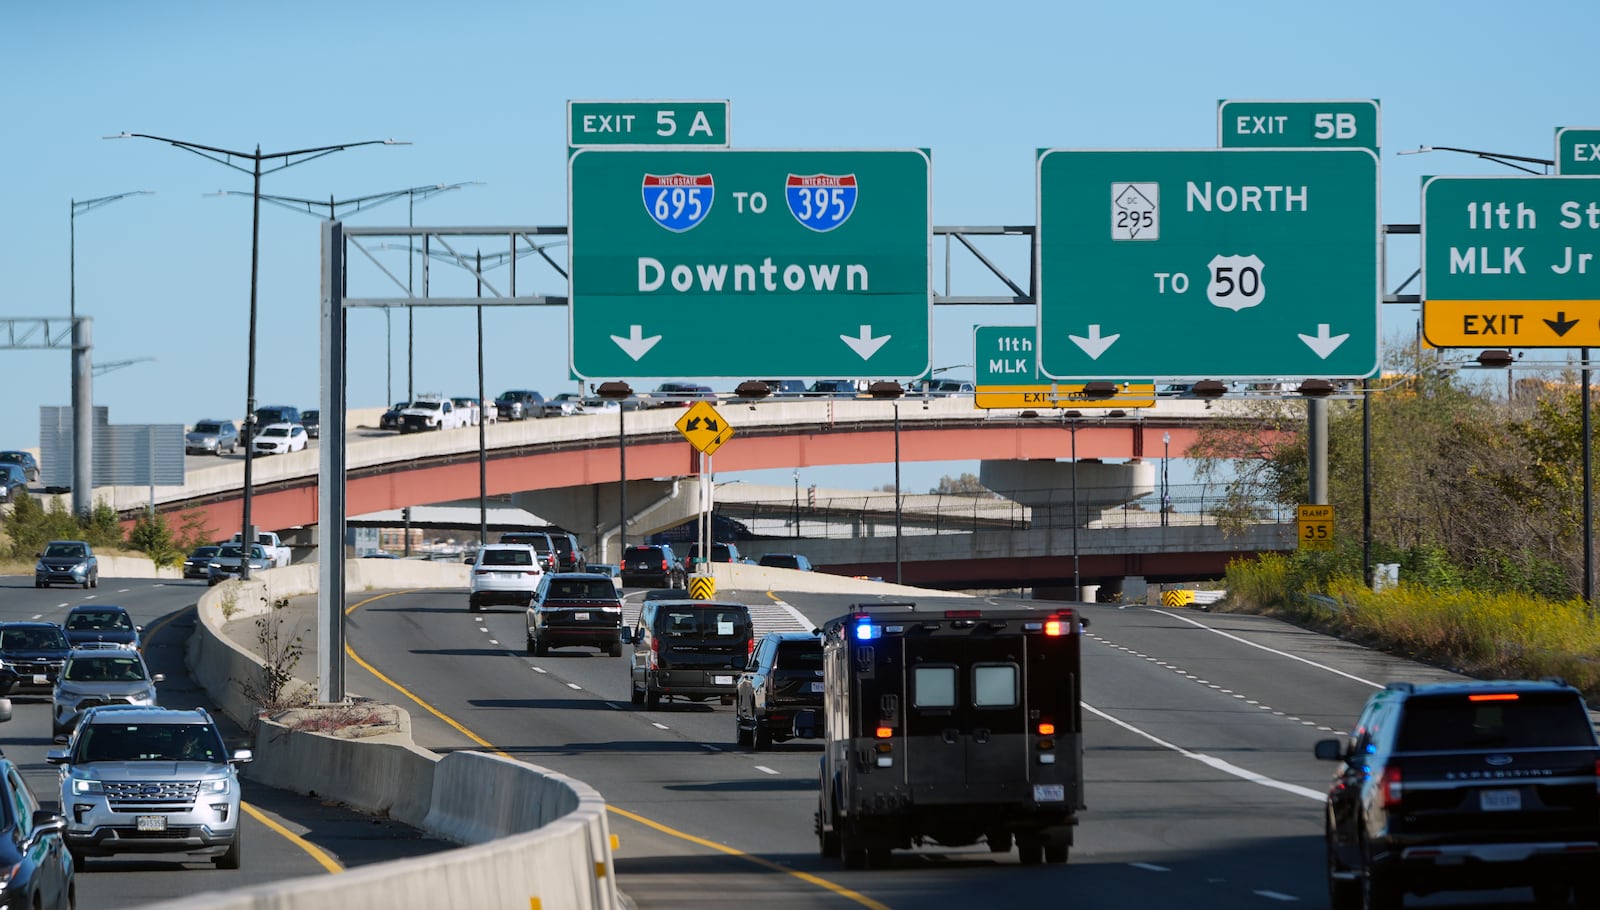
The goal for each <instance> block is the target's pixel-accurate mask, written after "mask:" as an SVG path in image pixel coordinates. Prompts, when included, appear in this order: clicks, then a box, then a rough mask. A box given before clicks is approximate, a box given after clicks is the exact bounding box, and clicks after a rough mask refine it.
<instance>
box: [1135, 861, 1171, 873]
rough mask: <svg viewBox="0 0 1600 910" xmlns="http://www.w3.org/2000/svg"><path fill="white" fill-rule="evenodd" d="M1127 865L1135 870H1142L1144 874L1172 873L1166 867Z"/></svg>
mask: <svg viewBox="0 0 1600 910" xmlns="http://www.w3.org/2000/svg"><path fill="white" fill-rule="evenodd" d="M1128 865H1130V866H1132V867H1133V868H1135V869H1143V870H1144V871H1146V872H1171V871H1172V870H1171V869H1168V868H1167V867H1166V866H1158V865H1156V864H1155V863H1129V864H1128Z"/></svg>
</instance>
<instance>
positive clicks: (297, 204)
mask: <svg viewBox="0 0 1600 910" xmlns="http://www.w3.org/2000/svg"><path fill="white" fill-rule="evenodd" d="M464 186H483V181H481V180H465V181H462V182H461V183H448V184H446V183H434V184H429V185H427V186H413V187H407V188H406V189H403V190H389V191H388V192H385V193H370V194H368V195H366V196H355V197H352V198H350V199H334V198H333V197H332V196H329V197H328V198H327V199H301V198H299V197H297V196H274V195H272V194H270V193H262V194H261V201H262V202H270V203H272V204H273V205H276V206H279V207H281V208H286V209H289V210H290V211H294V212H300V213H302V214H305V215H311V216H312V217H314V218H321V217H322V213H321V212H320V211H319V210H320V209H327V211H328V220H329V221H339V220H341V219H340V217H339V213H340V210H341V209H349V210H350V211H354V212H359V211H361V210H362V209H371V208H377V207H378V206H380V205H383V204H384V203H385V202H393V201H394V200H396V199H399V198H401V197H405V198H406V199H408V200H409V202H408V206H407V212H406V222H407V224H408V225H409V224H410V222H411V220H412V218H413V217H414V216H413V214H412V212H413V211H414V210H415V208H416V204H417V197H418V196H420V197H422V199H423V201H424V202H426V201H427V200H428V199H429V198H430V197H433V196H436V195H438V194H439V193H447V192H449V191H451V190H459V189H461V188H462V187H464ZM206 195H208V196H250V195H252V194H250V193H241V192H239V191H237V190H217V191H216V192H215V193H207V194H206ZM345 217H346V218H348V217H349V214H348V213H347V214H346V215H345ZM408 242H409V239H408ZM480 258H481V253H480ZM406 268H407V275H406V293H407V294H410V293H411V275H410V271H409V270H410V268H411V263H410V262H409V261H408V262H407V263H406ZM480 271H481V267H480ZM389 312H390V309H389V307H384V308H383V329H384V339H385V345H384V352H385V355H384V360H385V372H384V398H383V401H384V405H385V406H386V407H387V406H388V405H389V404H390V403H392V402H393V401H394V330H393V321H392V320H391V319H390V318H389ZM410 315H411V307H409V306H408V307H406V318H407V322H406V326H407V334H406V338H407V348H406V377H407V380H406V400H407V401H410V400H411V399H412V397H413V396H412V392H411V383H410V376H411V348H410V337H411V335H410V324H411V323H410ZM479 397H480V398H481V397H482V395H481V393H480V395H479ZM480 404H481V402H480Z"/></svg>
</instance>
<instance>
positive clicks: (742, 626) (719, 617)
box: [661, 606, 750, 638]
mask: <svg viewBox="0 0 1600 910" xmlns="http://www.w3.org/2000/svg"><path fill="white" fill-rule="evenodd" d="M661 620H662V623H661V629H662V634H663V635H666V636H669V637H671V638H737V637H740V636H741V635H748V634H749V632H750V614H749V613H747V612H745V611H743V610H732V609H727V608H722V609H718V608H715V607H678V606H674V607H670V608H664V609H662V611H661Z"/></svg>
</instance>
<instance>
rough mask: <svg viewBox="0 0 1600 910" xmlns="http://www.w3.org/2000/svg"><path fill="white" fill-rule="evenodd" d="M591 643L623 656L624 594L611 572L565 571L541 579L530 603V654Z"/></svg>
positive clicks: (546, 652)
mask: <svg viewBox="0 0 1600 910" xmlns="http://www.w3.org/2000/svg"><path fill="white" fill-rule="evenodd" d="M568 645H592V646H594V647H596V648H599V649H600V650H602V651H604V652H606V653H607V654H609V655H610V656H612V657H621V656H622V595H621V594H620V593H619V592H618V591H617V584H616V582H614V581H612V580H611V576H609V575H601V574H598V573H593V572H562V573H559V574H547V575H545V577H543V578H541V579H539V589H538V590H537V591H535V592H534V594H533V602H532V603H530V604H529V605H528V653H529V654H535V655H538V656H540V657H543V656H544V655H545V654H548V653H550V649H551V648H564V647H566V646H568Z"/></svg>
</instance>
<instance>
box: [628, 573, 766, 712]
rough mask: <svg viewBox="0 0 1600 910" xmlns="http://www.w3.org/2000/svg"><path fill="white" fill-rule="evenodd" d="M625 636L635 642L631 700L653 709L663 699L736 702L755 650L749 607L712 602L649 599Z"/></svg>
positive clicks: (632, 662)
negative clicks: (742, 675)
mask: <svg viewBox="0 0 1600 910" xmlns="http://www.w3.org/2000/svg"><path fill="white" fill-rule="evenodd" d="M622 640H623V641H624V642H627V643H628V644H631V645H633V659H632V661H631V664H630V666H629V668H628V674H629V693H630V695H631V698H632V701H633V703H634V704H636V705H644V706H645V709H646V710H649V711H654V710H656V709H657V708H659V707H661V699H663V698H675V699H686V700H688V701H697V702H699V701H706V700H707V699H712V698H717V699H721V701H722V703H723V704H724V705H731V704H733V696H734V694H735V693H736V692H738V687H739V674H740V673H742V672H744V668H745V666H746V665H747V664H748V663H749V661H750V652H751V651H753V650H755V630H754V627H753V626H752V624H751V622H750V608H749V607H746V606H745V605H744V604H736V603H721V602H718V601H711V600H647V601H645V602H644V606H643V607H642V608H641V609H640V611H639V619H638V621H637V622H636V623H635V624H634V626H633V627H632V628H626V629H623V630H622Z"/></svg>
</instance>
